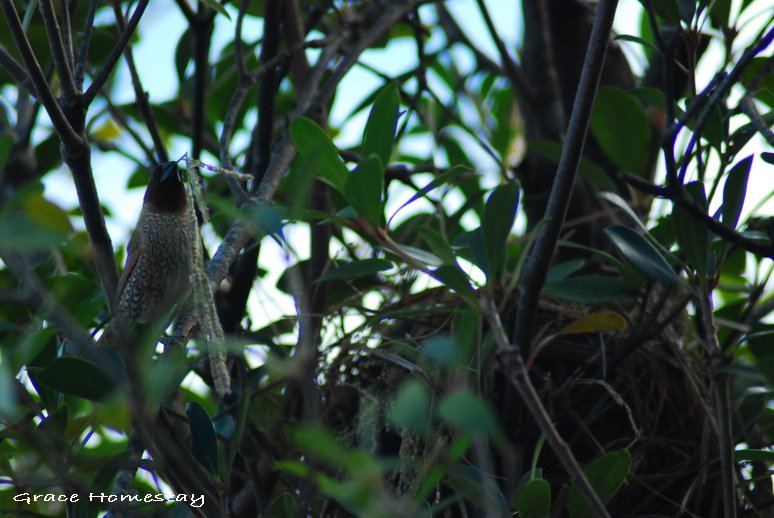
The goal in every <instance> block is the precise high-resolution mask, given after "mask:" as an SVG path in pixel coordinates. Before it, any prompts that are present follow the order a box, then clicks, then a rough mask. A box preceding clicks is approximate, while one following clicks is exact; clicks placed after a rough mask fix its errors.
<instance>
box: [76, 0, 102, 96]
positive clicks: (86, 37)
mask: <svg viewBox="0 0 774 518" xmlns="http://www.w3.org/2000/svg"><path fill="white" fill-rule="evenodd" d="M96 12H97V0H89V7H88V8H87V10H86V18H85V19H84V21H83V29H82V30H81V43H80V45H78V54H77V55H76V56H75V86H76V88H78V89H79V90H80V89H83V77H84V75H85V74H86V60H88V58H89V45H90V44H91V30H92V28H93V27H94V14H95V13H96Z"/></svg>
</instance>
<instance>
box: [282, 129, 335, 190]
mask: <svg viewBox="0 0 774 518" xmlns="http://www.w3.org/2000/svg"><path fill="white" fill-rule="evenodd" d="M290 137H291V138H292V139H293V144H294V145H295V146H296V149H297V150H298V153H299V154H300V155H301V157H302V158H303V159H304V160H305V163H306V164H309V166H310V167H314V170H313V173H314V174H316V175H317V176H319V177H320V179H322V180H323V181H325V182H327V183H328V184H330V185H331V186H332V187H334V188H335V189H337V190H338V191H339V192H341V193H343V192H344V186H345V184H346V183H347V178H348V177H349V171H347V167H346V166H345V165H344V162H342V161H341V157H340V156H339V151H338V149H336V146H334V145H333V142H332V141H331V139H330V138H329V137H328V135H326V133H325V131H324V130H323V129H322V128H321V127H320V126H319V125H317V123H316V122H314V121H313V120H311V119H307V118H306V117H299V118H298V119H296V120H294V121H293V122H292V123H291V124H290Z"/></svg>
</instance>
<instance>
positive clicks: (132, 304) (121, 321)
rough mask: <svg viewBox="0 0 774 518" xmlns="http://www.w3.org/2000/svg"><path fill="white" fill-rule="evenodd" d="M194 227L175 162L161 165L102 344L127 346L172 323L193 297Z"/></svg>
mask: <svg viewBox="0 0 774 518" xmlns="http://www.w3.org/2000/svg"><path fill="white" fill-rule="evenodd" d="M195 225H196V223H195V221H194V220H193V218H191V216H190V213H189V210H188V195H187V193H186V190H185V185H184V183H183V178H182V174H181V171H180V169H179V168H178V165H177V162H166V163H163V164H160V165H157V166H156V167H155V168H154V169H153V172H152V173H151V175H150V180H149V182H148V187H147V189H146V191H145V197H144V199H143V205H142V210H141V211H140V216H139V218H138V220H137V225H136V227H135V230H134V233H133V234H132V237H131V239H130V241H129V245H128V247H127V257H126V265H125V266H124V270H123V273H122V274H121V278H120V279H119V282H118V288H117V290H116V301H117V303H116V309H115V312H114V314H113V316H112V319H111V320H110V322H109V323H108V325H107V326H106V328H105V330H104V332H103V334H102V337H101V339H100V342H101V343H103V344H107V345H112V346H119V347H120V346H129V345H131V344H127V343H126V342H130V341H135V340H136V339H137V338H140V337H141V336H142V335H141V334H140V333H141V332H142V330H144V329H147V328H148V326H149V325H152V324H165V323H166V322H161V319H163V318H164V317H167V318H169V316H171V311H172V310H173V308H174V307H175V306H176V305H182V304H183V303H184V302H185V301H186V299H187V298H188V296H189V295H190V293H191V291H192V281H191V277H192V274H193V269H194V260H193V250H194V246H193V243H194V241H193V240H194V239H195V230H196V229H195Z"/></svg>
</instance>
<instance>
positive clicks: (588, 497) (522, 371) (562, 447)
mask: <svg viewBox="0 0 774 518" xmlns="http://www.w3.org/2000/svg"><path fill="white" fill-rule="evenodd" d="M481 309H482V311H483V313H484V317H485V318H486V320H487V322H489V326H490V327H491V330H492V333H493V334H494V339H495V344H496V345H497V355H498V357H499V358H500V361H501V362H502V366H503V367H502V368H503V373H504V374H506V375H507V376H508V379H509V380H510V382H511V384H512V385H513V386H514V387H515V388H516V391H517V392H518V393H519V396H521V399H522V401H523V402H524V405H525V406H526V407H527V409H528V410H529V412H530V414H531V415H532V417H533V418H534V419H535V421H536V422H537V424H538V426H539V427H540V431H541V432H543V435H545V436H546V440H547V441H548V444H550V445H551V448H553V450H554V453H555V454H556V456H557V458H558V459H559V461H560V462H561V463H562V466H563V467H564V469H565V471H567V474H568V475H569V476H570V480H571V481H572V483H573V484H575V487H576V488H577V489H578V492H579V493H580V494H581V496H583V499H584V500H585V501H586V504H587V505H588V506H589V509H590V510H591V512H592V513H594V516H600V517H605V516H609V514H608V512H607V510H606V509H605V506H604V504H603V503H602V501H601V500H600V499H599V496H598V495H597V494H596V492H595V491H594V488H592V487H591V484H590V483H589V481H588V479H587V478H586V475H584V474H583V470H582V469H581V467H580V464H578V461H577V459H576V458H575V455H573V452H572V450H571V449H570V447H569V445H568V444H567V443H566V442H565V441H564V439H562V437H561V435H559V432H558V431H557V430H556V427H555V426H554V424H553V422H552V421H551V416H549V415H548V412H547V411H546V408H545V406H544V405H543V403H542V402H541V401H540V396H538V394H537V392H536V391H535V387H534V386H533V385H532V382H531V381H530V379H529V374H528V373H527V368H526V366H525V365H524V361H523V360H522V357H521V352H520V351H519V346H518V344H511V343H509V342H508V337H507V336H506V334H505V330H504V329H503V325H502V322H500V316H499V315H498V314H497V309H496V307H495V304H494V302H493V301H492V300H491V299H490V298H488V297H484V298H483V299H482V301H481Z"/></svg>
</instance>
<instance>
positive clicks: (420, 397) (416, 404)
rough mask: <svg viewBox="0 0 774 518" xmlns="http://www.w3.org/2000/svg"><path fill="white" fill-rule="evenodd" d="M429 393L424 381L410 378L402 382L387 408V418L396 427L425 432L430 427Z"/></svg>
mask: <svg viewBox="0 0 774 518" xmlns="http://www.w3.org/2000/svg"><path fill="white" fill-rule="evenodd" d="M429 417H430V393H429V392H428V390H427V387H426V386H425V385H424V383H422V382H420V381H419V380H416V379H410V380H408V381H406V382H405V383H403V384H402V385H401V387H400V389H399V390H398V394H397V395H396V396H395V398H394V399H393V400H392V402H391V403H390V405H389V407H388V408H387V420H388V421H389V422H390V423H391V424H392V425H394V426H396V427H398V428H405V429H406V430H408V431H410V432H414V433H420V434H421V433H425V432H427V431H428V430H429V427H430V420H429Z"/></svg>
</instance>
